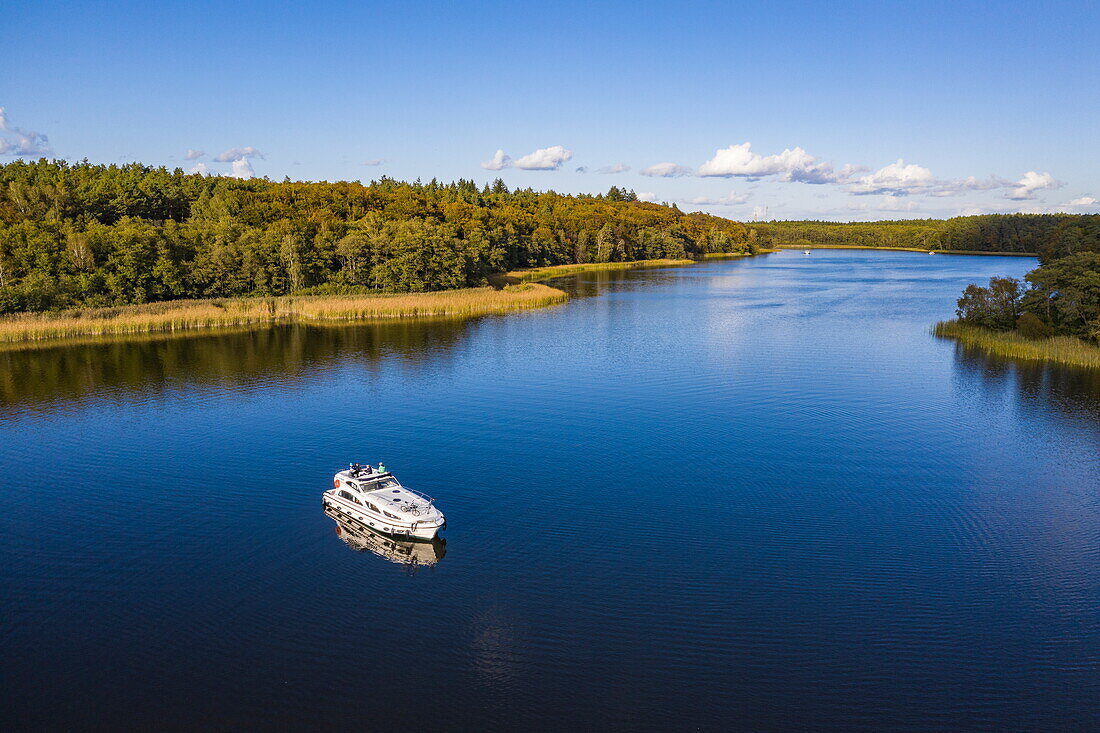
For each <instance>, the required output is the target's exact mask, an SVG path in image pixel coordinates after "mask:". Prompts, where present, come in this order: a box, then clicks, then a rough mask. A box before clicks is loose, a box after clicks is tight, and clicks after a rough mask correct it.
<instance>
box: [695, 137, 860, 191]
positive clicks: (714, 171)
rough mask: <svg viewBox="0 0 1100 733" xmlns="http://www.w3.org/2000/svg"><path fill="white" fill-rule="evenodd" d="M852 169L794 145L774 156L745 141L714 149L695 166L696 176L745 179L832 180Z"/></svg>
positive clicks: (802, 181) (839, 177) (851, 171)
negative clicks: (709, 157) (821, 159)
mask: <svg viewBox="0 0 1100 733" xmlns="http://www.w3.org/2000/svg"><path fill="white" fill-rule="evenodd" d="M854 170H855V169H853V168H851V167H850V166H847V167H845V168H844V169H842V170H841V171H840V172H837V171H835V170H833V166H832V164H831V163H823V162H821V161H819V160H818V159H817V158H815V157H814V156H812V155H810V154H809V153H807V152H806V151H805V150H803V149H802V148H798V147H796V148H794V149H790V148H788V149H786V150H784V151H783V152H782V153H779V154H778V155H760V154H759V153H754V152H753V151H752V143H747V142H746V143H741V144H740V145H730V146H729V147H728V148H722V149H720V150H716V151H714V157H713V158H711V159H710V160H708V161H707V162H706V163H703V164H702V165H701V166H699V170H697V171H696V175H698V176H701V177H703V178H709V177H721V178H731V177H738V178H749V179H759V178H765V177H767V176H779V179H780V180H783V181H798V182H800V183H836V182H838V181H841V180H846V179H847V178H848V177H850V176H851V175H852V173H853V172H854Z"/></svg>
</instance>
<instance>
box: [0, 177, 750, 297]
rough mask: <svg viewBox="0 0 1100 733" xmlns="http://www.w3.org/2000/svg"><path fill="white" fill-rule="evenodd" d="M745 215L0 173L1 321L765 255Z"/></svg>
mask: <svg viewBox="0 0 1100 733" xmlns="http://www.w3.org/2000/svg"><path fill="white" fill-rule="evenodd" d="M755 237H756V232H754V231H753V230H752V229H751V228H750V227H747V226H745V225H744V224H740V223H738V222H734V221H730V220H728V219H722V218H720V217H715V216H710V215H707V214H702V213H695V214H685V213H683V212H682V211H680V210H679V209H677V208H676V207H674V206H664V205H658V204H652V203H646V202H642V201H638V200H637V197H636V196H635V195H634V194H633V192H631V191H624V190H620V189H618V188H615V187H613V188H612V189H611V190H610V191H608V193H607V194H604V195H600V196H584V195H576V196H566V195H561V194H557V193H554V192H552V191H547V192H537V191H533V190H530V189H523V190H515V191H512V190H509V189H508V187H507V186H506V185H505V184H504V183H503V182H502V181H500V180H499V179H498V180H497V181H495V182H494V183H492V184H491V185H489V184H486V185H484V186H482V187H478V186H477V185H476V184H475V183H474V182H472V181H466V180H460V181H457V182H455V183H448V184H443V183H439V182H437V181H434V180H433V181H431V182H430V183H421V182H415V183H403V182H399V181H395V180H392V179H388V178H383V179H382V180H379V181H374V182H371V183H369V184H367V185H363V184H360V183H349V182H337V183H304V182H292V181H289V180H285V181H283V182H272V181H268V180H265V179H249V180H239V179H235V178H227V177H217V176H201V175H187V174H185V173H183V171H182V170H180V169H176V170H174V171H169V170H167V169H165V168H154V167H149V166H144V165H138V164H130V165H123V166H114V165H110V166H104V165H93V164H90V163H87V162H84V163H79V164H67V163H65V162H63V161H47V160H39V161H37V162H22V161H16V162H13V163H9V164H7V165H4V166H0V313H13V312H22V311H47V310H58V309H63V308H71V307H101V306H115V305H125V304H138V303H148V302H156V301H164V300H174V299H185V298H221V297H232V296H250V295H262V296H270V295H285V294H338V293H345V292H346V293H352V292H354V293H362V292H371V291H377V292H417V291H434V290H447V289H455V288H465V287H472V286H477V285H483V284H485V282H486V280H487V277H488V276H489V275H490V274H492V273H495V272H501V271H507V270H511V269H516V268H526V267H538V266H549V265H561V264H577V263H591V262H616V261H631V260H639V259H654V258H672V259H683V258H690V257H700V256H702V255H703V254H706V253H716V252H743V253H752V252H755V251H757V249H758V246H759V245H758V243H757V242H756V241H755Z"/></svg>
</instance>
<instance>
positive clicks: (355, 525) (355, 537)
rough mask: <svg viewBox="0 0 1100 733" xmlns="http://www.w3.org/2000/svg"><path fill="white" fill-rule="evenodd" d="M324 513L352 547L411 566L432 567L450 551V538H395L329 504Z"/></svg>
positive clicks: (413, 567) (417, 567)
mask: <svg viewBox="0 0 1100 733" xmlns="http://www.w3.org/2000/svg"><path fill="white" fill-rule="evenodd" d="M325 514H327V515H328V516H329V517H330V518H332V519H333V520H335V522H336V536H337V537H339V538H340V539H341V540H343V541H344V544H346V545H347V546H348V547H350V548H351V549H353V550H355V551H356V552H362V551H364V550H366V551H369V552H373V553H374V554H375V555H378V556H379V557H384V558H385V559H387V560H389V561H390V562H392V563H397V564H398V565H404V566H406V567H407V568H408V569H410V570H416V569H419V568H423V567H431V566H433V565H435V564H436V563H438V562H439V561H440V560H442V559H443V556H444V555H446V554H447V540H445V539H443V538H442V537H436V538H435V539H433V540H431V541H430V542H424V541H420V542H408V541H402V540H396V539H393V538H392V537H388V536H386V535H382V534H379V533H378V532H375V531H374V530H373V529H371V528H370V527H367V526H364V525H363V523H362V522H359V521H356V520H354V519H352V518H350V517H348V516H346V515H344V514H341V513H340V512H338V511H336V510H334V509H331V508H329V507H325Z"/></svg>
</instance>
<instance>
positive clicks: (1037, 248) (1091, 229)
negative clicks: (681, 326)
mask: <svg viewBox="0 0 1100 733" xmlns="http://www.w3.org/2000/svg"><path fill="white" fill-rule="evenodd" d="M1098 229H1100V216H1097V215H1082V214H986V215H983V216H959V217H955V218H953V219H916V220H900V221H876V222H852V223H837V222H823V221H780V222H772V223H770V224H768V225H767V232H766V236H764V237H763V241H766V242H768V243H769V244H775V245H786V246H795V247H797V246H812V245H815V244H816V245H837V244H847V245H858V246H863V247H914V248H918V249H931V250H959V251H966V252H1034V253H1037V254H1039V255H1040V256H1041V257H1044V258H1053V257H1056V256H1060V255H1062V254H1068V253H1070V252H1073V251H1077V250H1079V249H1080V248H1081V246H1082V242H1085V241H1090V240H1091V239H1094V238H1095V237H1096V232H1097V230H1098Z"/></svg>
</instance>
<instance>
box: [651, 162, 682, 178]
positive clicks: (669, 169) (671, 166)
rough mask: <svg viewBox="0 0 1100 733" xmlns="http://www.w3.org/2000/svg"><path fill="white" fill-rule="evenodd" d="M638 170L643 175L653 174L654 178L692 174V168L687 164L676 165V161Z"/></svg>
mask: <svg viewBox="0 0 1100 733" xmlns="http://www.w3.org/2000/svg"><path fill="white" fill-rule="evenodd" d="M638 172H639V173H641V174H642V175H643V176H651V177H653V178H678V177H679V176H690V175H691V168H688V167H687V166H686V165H676V164H675V163H657V164H655V165H651V166H649V167H648V168H642V170H640V171H638Z"/></svg>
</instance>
